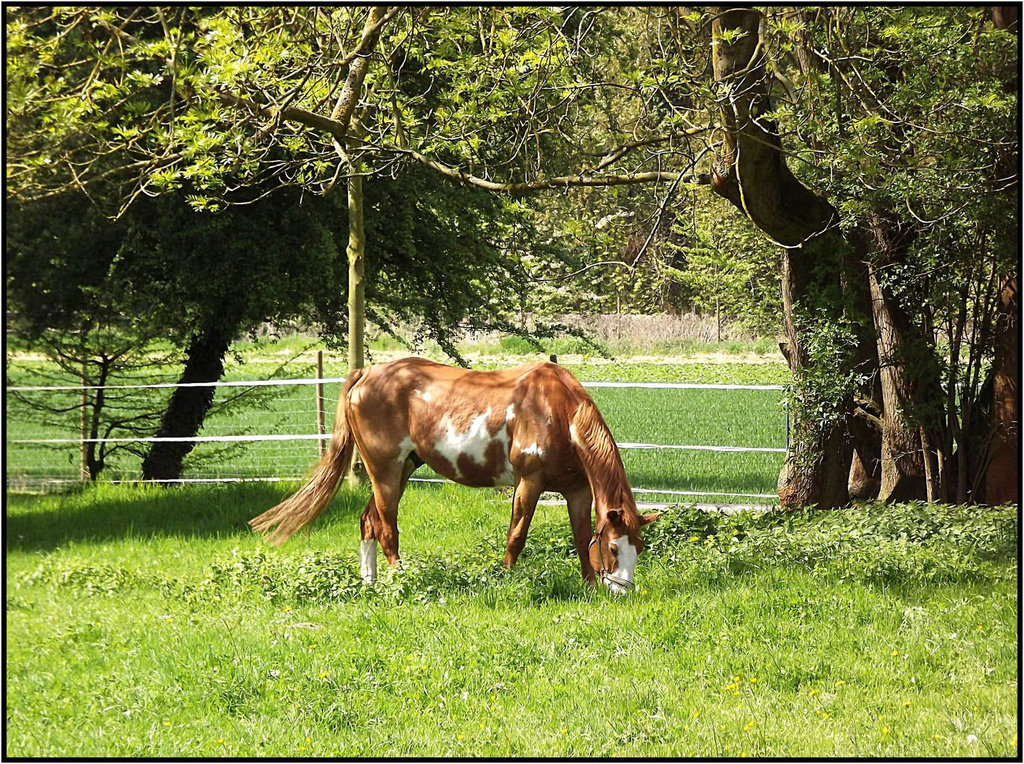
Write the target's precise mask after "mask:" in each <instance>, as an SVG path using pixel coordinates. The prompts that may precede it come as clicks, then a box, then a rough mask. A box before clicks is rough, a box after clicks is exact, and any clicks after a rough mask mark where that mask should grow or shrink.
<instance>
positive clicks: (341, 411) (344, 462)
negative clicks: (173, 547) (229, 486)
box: [249, 369, 363, 546]
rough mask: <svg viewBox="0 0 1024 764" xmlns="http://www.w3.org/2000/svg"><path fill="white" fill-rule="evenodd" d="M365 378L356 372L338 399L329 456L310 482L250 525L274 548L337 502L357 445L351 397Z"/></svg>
mask: <svg viewBox="0 0 1024 764" xmlns="http://www.w3.org/2000/svg"><path fill="white" fill-rule="evenodd" d="M362 374H363V370H362V369H353V370H352V371H351V372H350V373H349V375H348V379H346V380H345V386H344V387H343V388H342V390H341V396H340V397H339V398H338V410H337V413H336V414H335V416H334V433H333V434H332V435H331V442H330V444H329V445H328V446H327V453H325V454H324V455H323V456H322V457H321V458H320V461H319V462H318V463H317V465H316V467H314V468H313V471H312V473H311V474H310V477H309V480H308V482H307V483H306V484H305V485H304V486H303V487H302V488H300V489H299V490H298V491H296V492H295V493H294V494H292V495H291V496H289V497H288V498H287V499H285V500H284V501H282V502H281V503H280V504H278V505H277V506H276V507H272V508H271V509H268V510H267V511H266V512H264V513H263V514H262V515H259V516H257V517H254V518H253V519H252V520H250V521H249V525H251V526H252V528H253V530H255V531H258V532H260V533H262V534H263V536H264V538H265V539H266V540H267V541H269V542H270V543H271V544H274V545H275V546H279V545H281V544H283V543H284V542H285V541H287V540H288V538H289V537H290V536H291V535H292V534H293V533H295V532H296V531H297V530H299V528H301V527H303V526H304V525H306V524H308V523H310V522H312V521H313V520H314V519H315V518H316V516H317V515H319V514H320V513H321V512H323V511H324V509H326V508H327V505H328V504H330V503H331V499H333V498H334V494H335V493H336V492H337V490H338V484H339V483H341V479H342V478H343V477H345V473H346V472H347V471H348V468H349V465H350V464H351V463H352V452H353V450H354V449H355V441H354V440H353V438H352V429H351V427H350V426H349V423H348V416H347V415H346V413H345V408H346V404H347V403H348V396H349V393H350V392H351V391H352V388H353V387H354V386H355V384H356V382H358V381H359V378H360V377H361V376H362Z"/></svg>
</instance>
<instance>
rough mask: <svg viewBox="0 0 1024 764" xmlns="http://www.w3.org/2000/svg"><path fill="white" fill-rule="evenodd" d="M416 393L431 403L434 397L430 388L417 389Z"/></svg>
mask: <svg viewBox="0 0 1024 764" xmlns="http://www.w3.org/2000/svg"><path fill="white" fill-rule="evenodd" d="M416 394H417V395H418V396H419V397H420V398H422V399H423V400H425V401H427V403H429V402H430V399H431V397H432V396H431V395H430V391H429V390H417V391H416Z"/></svg>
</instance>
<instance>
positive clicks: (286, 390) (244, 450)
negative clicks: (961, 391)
mask: <svg viewBox="0 0 1024 764" xmlns="http://www.w3.org/2000/svg"><path fill="white" fill-rule="evenodd" d="M281 344H283V345H284V346H285V347H286V349H287V350H286V352H284V354H283V356H282V360H288V359H289V358H291V357H292V356H294V355H295V354H296V353H298V352H299V350H301V347H295V346H294V344H295V343H294V341H288V342H284V343H281ZM273 349H275V352H281V351H280V350H279V348H278V346H277V345H274V346H273ZM248 352H255V351H251V350H250V351H248ZM268 355H271V353H270V352H269V351H267V352H265V353H264V356H268ZM259 358H260V357H259V356H254V357H253V358H250V359H249V360H246V361H245V362H244V363H241V364H235V365H233V366H232V367H231V368H230V369H229V371H228V373H227V374H226V379H228V380H245V379H263V378H269V377H270V376H271V375H273V374H274V373H275V372H277V373H278V374H282V373H283V375H284V376H286V377H310V376H312V367H311V366H310V365H309V364H308V363H307V362H306V361H307V360H308V357H307V356H303V357H300V358H297V359H295V360H292V361H290V362H289V363H288V364H287V366H286V369H285V370H284V372H282V371H281V368H280V367H281V361H278V360H273V361H271V360H266V358H264V359H263V360H258V359H259ZM523 360H524V358H523V357H509V358H508V359H505V361H503V362H500V361H495V360H493V359H491V360H489V361H488V362H486V363H481V364H479V365H480V366H481V367H487V366H496V365H515V364H517V363H521V362H523ZM534 360H536V358H534ZM566 366H567V368H569V369H570V370H571V371H573V372H574V373H575V374H576V375H577V376H578V377H579V378H580V379H582V380H584V381H623V382H686V383H729V384H782V383H784V382H785V380H786V370H785V366H784V365H781V364H765V363H759V364H752V363H657V364H655V363H638V362H631V361H629V360H628V359H627V360H624V361H621V362H617V363H614V364H609V363H598V362H594V363H586V362H579V363H575V364H566ZM33 371H34V369H33V367H32V366H31V365H29V366H28V367H27V368H21V369H17V370H16V373H14V374H12V375H10V376H11V378H12V383H14V384H54V381H53V380H50V379H48V378H44V377H43V375H42V372H43V366H42V364H40V365H39V367H38V369H36V370H35V373H33ZM324 371H325V376H326V377H329V378H330V377H341V376H344V374H345V372H346V368H345V365H344V360H343V359H339V358H337V357H336V356H328V358H327V362H326V364H325V370H324ZM46 373H47V374H48V373H49V372H48V371H47V372H46ZM63 381H64V382H66V383H73V382H74V380H63ZM124 381H125V380H120V382H121V383H124ZM136 381H142V382H145V381H148V380H145V379H143V380H136ZM340 388H341V385H340V384H338V383H332V384H327V385H325V390H324V397H325V399H326V400H327V404H326V406H325V409H326V420H327V421H326V424H327V428H328V430H330V428H331V426H332V423H333V414H334V403H335V401H336V399H337V396H338V393H339V391H340ZM238 391H239V389H238V388H221V389H219V390H218V391H217V399H218V400H221V399H223V397H224V396H229V395H236V394H237V393H238ZM591 394H592V395H593V397H594V400H595V401H596V402H597V404H598V406H599V408H600V409H601V411H602V413H603V414H604V416H605V418H606V419H607V421H608V423H609V426H610V427H611V429H612V432H613V434H614V435H615V437H616V439H617V440H618V441H620V442H623V443H625V442H637V443H655V444H684V445H712V446H754V447H768V448H783V447H785V444H786V419H785V411H784V409H783V408H782V405H781V397H782V394H781V393H780V392H779V391H772V390H768V391H765V390H661V389H635V388H633V389H619V388H596V389H592V390H591ZM31 395H37V396H39V395H46V396H47V397H48V399H49V400H50V401H51V403H52V404H54V405H58V406H65V407H68V408H69V409H70V412H69V413H68V414H67V415H66V417H65V419H66V421H65V423H64V425H63V426H53V425H47V424H45V423H41V422H40V418H39V415H38V414H37V413H35V412H33V411H31V410H29V409H28V408H26V407H25V406H24V405H21V404H19V402H18V401H15V400H9V404H10V405H9V409H8V415H7V416H8V428H7V440H8V448H7V456H6V459H7V470H8V480H9V481H12V482H13V483H14V484H15V485H17V484H18V483H19V481H20V482H24V483H27V484H29V485H33V486H34V485H38V484H39V482H40V481H41V480H43V479H45V478H56V479H58V480H63V481H69V480H70V481H74V480H77V476H78V453H79V446H78V444H77V443H68V444H64V445H59V446H39V445H19V444H14V443H10V442H9V441H11V440H16V439H29V438H74V437H76V435H77V416H78V413H77V411H75V410H74V406H75V404H76V402H77V400H78V398H79V393H78V392H76V391H68V392H54V393H50V392H48V393H45V394H38V393H33V394H31ZM133 395H138V396H139V397H140V399H144V400H149V401H160V400H163V399H166V398H167V397H168V396H169V395H170V392H169V391H168V390H146V391H140V392H138V393H133ZM315 395H316V392H315V388H314V387H311V386H290V387H273V388H259V398H258V399H257V400H256V401H254V402H253V403H251V404H250V405H246V406H244V407H236V408H235V409H232V410H227V411H225V412H223V413H219V414H213V415H211V416H210V417H209V418H208V419H207V421H206V423H205V425H204V427H203V430H202V432H201V433H200V435H207V436H208V435H214V436H218V435H253V434H274V435H284V434H290V435H295V434H306V435H311V434H314V433H315V432H316V426H315V425H316V414H315V411H316V409H315ZM132 405H135V406H136V407H138V406H141V405H142V402H141V400H140V401H134V400H133V402H132ZM153 407H154V408H159V406H158V405H154V406H153ZM316 459H317V444H316V442H315V441H310V440H305V441H263V442H256V443H242V444H224V443H200V444H199V445H197V446H196V448H195V450H194V451H193V452H192V454H191V455H190V456H189V459H188V461H187V463H186V471H185V474H184V477H187V478H193V479H194V478H210V477H262V478H265V477H285V478H298V477H301V476H302V475H304V474H306V472H307V471H308V469H309V468H310V467H311V465H312V464H313V463H314V462H315V461H316ZM623 459H624V462H625V464H626V469H627V471H628V473H629V475H630V477H631V479H632V482H633V485H634V486H635V487H638V488H646V489H653V490H657V489H663V490H664V489H668V490H675V491H691V492H702V491H706V492H709V494H708V495H705V496H703V497H700V498H702V499H703V500H708V501H717V502H721V503H726V502H729V501H733V502H735V501H741V502H743V501H750V499H749V498H740V499H729V498H728V497H722V496H715V495H712V494H721V493H726V494H729V493H737V494H772V493H774V488H775V483H776V479H777V477H778V473H779V468H780V466H781V463H782V454H780V453H773V452H740V453H729V452H726V453H723V452H707V451H678V450H677V451H655V450H623ZM140 464H141V459H140V458H139V457H137V456H132V455H130V454H127V453H123V454H119V455H115V456H114V457H112V458H111V459H110V460H109V462H108V467H107V470H106V472H105V473H104V476H105V478H106V479H110V480H121V479H137V478H138V477H139V474H140V473H139V470H140ZM417 476H418V477H426V478H431V477H436V475H433V474H432V473H431V472H430V471H429V470H427V469H425V468H424V469H423V470H421V472H420V473H418V475H417ZM60 485H63V483H58V486H60ZM640 496H641V498H642V499H646V500H652V501H656V500H665V499H671V496H670V495H666V494H648V493H643V494H640ZM692 498H693V499H694V500H697V499H698V498H699V497H692Z"/></svg>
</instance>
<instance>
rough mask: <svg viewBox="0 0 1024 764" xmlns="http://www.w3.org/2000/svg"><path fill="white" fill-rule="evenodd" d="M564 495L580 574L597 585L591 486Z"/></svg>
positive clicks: (593, 584) (592, 584)
mask: <svg viewBox="0 0 1024 764" xmlns="http://www.w3.org/2000/svg"><path fill="white" fill-rule="evenodd" d="M562 495H563V496H565V503H566V506H567V507H568V509H569V523H570V524H571V525H572V540H573V542H574V543H575V545H576V554H578V555H579V558H580V575H582V576H583V580H584V581H586V582H587V583H588V584H590V585H591V586H597V583H596V579H595V575H594V567H593V566H592V565H591V564H590V539H591V537H592V536H593V535H594V526H593V523H592V522H591V515H592V513H593V507H594V497H593V496H592V495H591V493H590V487H589V486H584V487H583V488H579V489H577V490H575V491H569V492H568V493H564V494H562Z"/></svg>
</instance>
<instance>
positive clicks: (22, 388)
mask: <svg viewBox="0 0 1024 764" xmlns="http://www.w3.org/2000/svg"><path fill="white" fill-rule="evenodd" d="M344 381H345V377H323V378H322V379H317V378H315V377H313V378H309V379H301V378H300V379H254V380H249V381H232V382H158V383H154V384H150V385H14V386H10V387H6V388H4V389H5V390H7V391H8V392H20V393H27V392H34V391H39V392H43V391H50V392H54V391H58V390H63V391H76V390H147V389H166V388H171V387H267V386H276V385H280V386H285V385H325V384H333V383H340V382H344ZM580 384H582V385H583V386H584V387H590V388H599V387H634V388H641V389H648V390H785V389H786V388H785V387H784V386H783V385H727V384H716V383H710V382H709V383H698V382H581V383H580Z"/></svg>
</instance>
